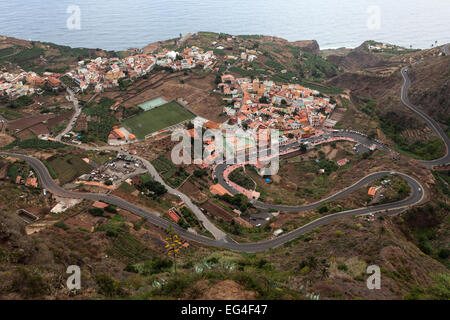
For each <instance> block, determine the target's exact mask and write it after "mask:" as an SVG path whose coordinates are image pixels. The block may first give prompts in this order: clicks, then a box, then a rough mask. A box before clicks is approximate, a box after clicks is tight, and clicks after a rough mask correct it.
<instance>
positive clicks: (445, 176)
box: [432, 171, 450, 196]
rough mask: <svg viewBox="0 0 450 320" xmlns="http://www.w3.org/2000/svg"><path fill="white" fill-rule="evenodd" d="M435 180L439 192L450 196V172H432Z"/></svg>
mask: <svg viewBox="0 0 450 320" xmlns="http://www.w3.org/2000/svg"><path fill="white" fill-rule="evenodd" d="M432 172H433V176H434V179H435V180H436V182H437V185H438V188H439V191H440V192H441V193H442V194H443V195H445V196H449V195H450V173H449V172H438V171H432Z"/></svg>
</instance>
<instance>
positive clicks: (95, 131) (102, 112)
mask: <svg viewBox="0 0 450 320" xmlns="http://www.w3.org/2000/svg"><path fill="white" fill-rule="evenodd" d="M114 103H115V101H114V100H112V99H109V98H105V97H103V98H102V99H101V100H100V101H99V103H98V104H94V103H91V104H90V105H88V106H86V107H84V108H83V112H84V113H85V114H86V115H88V116H92V117H95V119H96V120H93V121H89V123H88V131H87V132H82V133H81V136H82V138H81V141H82V142H89V141H96V140H100V141H103V142H107V141H108V136H109V133H110V132H111V129H112V127H113V126H115V125H117V124H118V123H119V122H118V121H117V119H116V118H115V117H114V116H113V115H112V114H111V113H110V111H109V108H110V107H111V106H112V105H113V104H114Z"/></svg>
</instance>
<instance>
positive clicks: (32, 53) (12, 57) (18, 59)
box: [0, 46, 44, 69]
mask: <svg viewBox="0 0 450 320" xmlns="http://www.w3.org/2000/svg"><path fill="white" fill-rule="evenodd" d="M43 55H44V50H43V49H41V48H38V47H35V46H33V47H32V48H30V49H29V48H25V47H16V46H15V47H12V48H8V49H3V50H0V64H4V63H5V62H11V63H15V64H18V65H20V66H21V67H22V68H24V69H30V68H32V67H33V66H34V63H33V60H34V59H38V58H39V57H40V56H43Z"/></svg>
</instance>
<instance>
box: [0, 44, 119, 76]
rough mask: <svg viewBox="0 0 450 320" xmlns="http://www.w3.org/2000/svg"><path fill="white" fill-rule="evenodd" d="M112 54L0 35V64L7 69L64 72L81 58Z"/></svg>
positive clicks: (110, 53)
mask: <svg viewBox="0 0 450 320" xmlns="http://www.w3.org/2000/svg"><path fill="white" fill-rule="evenodd" d="M112 54H113V53H112V52H106V51H104V50H101V49H86V48H71V47H68V46H60V45H56V44H53V43H45V42H38V41H26V40H19V39H15V38H10V37H6V36H0V66H1V67H2V68H7V69H8V70H9V71H14V70H16V69H17V68H21V69H24V70H27V71H34V72H37V73H43V72H45V71H48V72H55V73H64V72H66V71H68V70H69V68H70V66H73V65H74V64H76V63H77V62H78V61H79V60H81V59H86V58H91V57H98V56H108V55H112Z"/></svg>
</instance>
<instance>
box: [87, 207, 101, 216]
mask: <svg viewBox="0 0 450 320" xmlns="http://www.w3.org/2000/svg"><path fill="white" fill-rule="evenodd" d="M88 212H89V213H90V214H92V215H93V216H94V217H101V216H103V210H102V209H100V208H91V209H89V210H88Z"/></svg>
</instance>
